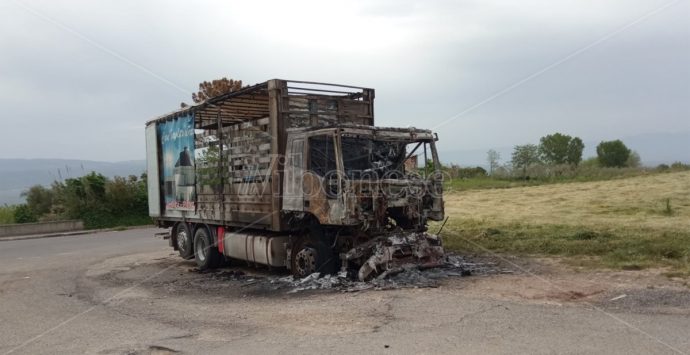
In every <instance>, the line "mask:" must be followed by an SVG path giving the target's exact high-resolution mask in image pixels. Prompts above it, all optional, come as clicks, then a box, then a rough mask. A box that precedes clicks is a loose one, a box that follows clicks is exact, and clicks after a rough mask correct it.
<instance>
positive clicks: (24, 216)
mask: <svg viewBox="0 0 690 355" xmlns="http://www.w3.org/2000/svg"><path fill="white" fill-rule="evenodd" d="M37 221H38V219H37V218H36V216H35V215H34V214H33V213H31V209H30V208H29V206H27V205H26V204H22V205H19V206H17V207H16V208H15V209H14V222H15V223H33V222H37Z"/></svg>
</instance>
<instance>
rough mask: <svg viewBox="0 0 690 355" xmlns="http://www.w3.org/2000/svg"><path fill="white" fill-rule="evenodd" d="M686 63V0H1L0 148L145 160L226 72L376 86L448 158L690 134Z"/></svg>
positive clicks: (689, 22)
mask: <svg viewBox="0 0 690 355" xmlns="http://www.w3.org/2000/svg"><path fill="white" fill-rule="evenodd" d="M689 63H690V2H688V1H685V0H683V1H669V0H666V1H657V0H644V1H643V0H621V1H602V0H599V1H583V0H576V1H575V0H574V1H554V0H549V1H529V0H527V1H524V0H523V1H487V0H481V1H438V2H432V1H419V2H414V1H395V0H390V1H367V2H362V3H357V2H355V1H345V2H337V3H335V2H330V1H307V2H305V1H275V2H264V1H238V2H233V1H188V2H181V1H180V2H177V3H174V4H173V3H172V2H170V1H148V2H144V1H122V0H118V1H59V2H57V1H52V0H45V1H33V0H17V1H14V0H2V1H0V107H2V118H0V120H1V122H2V128H1V129H0V148H1V149H0V158H39V157H40V158H75V159H91V160H106V161H119V160H130V159H143V158H144V156H145V151H144V139H143V138H144V122H145V121H147V120H149V119H151V118H153V117H155V116H158V115H160V114H162V113H166V112H169V111H172V110H174V109H177V108H178V107H179V103H180V102H181V101H186V102H190V101H191V99H190V96H191V92H192V91H194V90H195V89H196V88H197V85H198V83H199V82H200V81H203V80H210V79H215V78H219V77H222V76H228V77H232V78H237V79H242V80H243V81H244V82H245V84H254V83H257V82H262V81H265V80H267V79H270V78H284V79H296V80H312V81H323V82H335V83H343V84H353V85H361V86H367V87H373V88H375V89H376V90H377V92H376V106H375V107H376V116H377V118H376V119H377V124H378V125H382V126H415V127H423V128H432V129H435V130H437V131H439V136H440V138H441V144H440V146H441V150H446V151H450V150H471V149H488V148H492V147H505V146H512V145H514V144H522V143H529V142H533V143H536V142H537V141H538V139H539V137H541V136H543V135H545V134H548V133H552V132H555V131H560V132H563V133H568V134H571V135H577V136H580V137H582V138H583V140H585V141H599V140H602V139H611V138H619V137H626V136H634V135H639V134H644V133H671V132H690V64H689ZM451 118H452V119H451Z"/></svg>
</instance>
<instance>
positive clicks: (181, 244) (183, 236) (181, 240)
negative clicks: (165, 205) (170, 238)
mask: <svg viewBox="0 0 690 355" xmlns="http://www.w3.org/2000/svg"><path fill="white" fill-rule="evenodd" d="M187 238H188V237H187V231H186V230H185V229H184V228H182V230H180V231H179V232H177V248H179V249H180V250H182V251H187V250H186V249H187Z"/></svg>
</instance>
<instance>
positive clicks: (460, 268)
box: [266, 255, 510, 293]
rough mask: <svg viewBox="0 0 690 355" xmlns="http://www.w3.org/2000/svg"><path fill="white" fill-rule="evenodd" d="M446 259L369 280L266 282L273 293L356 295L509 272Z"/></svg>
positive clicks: (316, 278)
mask: <svg viewBox="0 0 690 355" xmlns="http://www.w3.org/2000/svg"><path fill="white" fill-rule="evenodd" d="M445 259H446V260H445V263H444V265H442V266H439V267H435V268H429V269H420V268H419V266H418V265H415V264H405V265H403V266H402V267H400V268H397V269H394V270H390V271H388V272H384V273H382V274H380V275H378V276H377V277H375V278H373V279H372V280H369V281H357V280H352V279H350V278H348V277H347V275H345V274H344V273H339V274H336V275H325V276H320V275H319V273H314V274H311V275H309V276H307V277H305V278H302V279H295V278H293V277H292V276H287V277H280V278H269V279H268V280H266V281H267V282H268V283H270V284H271V285H272V286H273V287H272V288H273V289H274V290H278V289H289V291H288V293H296V292H301V291H307V290H338V291H342V292H358V291H363V290H372V289H373V290H388V289H398V288H424V287H438V285H439V283H440V282H441V280H443V279H446V278H450V277H463V276H470V275H491V274H499V273H510V271H508V270H504V269H501V268H500V267H498V265H496V264H495V263H493V262H476V261H470V260H467V259H465V258H463V257H461V256H458V255H447V256H446V257H445Z"/></svg>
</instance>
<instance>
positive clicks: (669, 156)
mask: <svg viewBox="0 0 690 355" xmlns="http://www.w3.org/2000/svg"><path fill="white" fill-rule="evenodd" d="M613 139H615V138H613ZM621 140H622V141H623V143H625V145H627V146H628V148H630V149H632V150H634V151H636V152H637V153H638V154H640V157H641V159H642V164H643V165H646V166H657V165H659V164H661V163H666V164H671V163H673V162H676V161H680V162H683V163H690V132H680V133H649V134H642V135H637V136H630V137H623V138H621ZM525 143H533V144H539V141H535V142H525ZM521 144H522V143H521ZM598 144H599V142H598V141H585V151H584V152H583V154H582V155H583V157H584V158H588V157H593V156H596V155H597V151H596V148H597V145H598ZM491 148H493V149H494V150H496V151H497V152H499V153H500V154H501V164H503V163H505V162H507V161H510V158H511V154H512V152H513V147H512V146H503V147H487V148H485V149H473V150H451V151H441V152H439V156H440V159H441V162H443V163H444V164H449V163H455V164H460V165H461V166H483V167H486V166H487V165H488V164H487V162H486V152H487V151H488V150H489V149H491Z"/></svg>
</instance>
